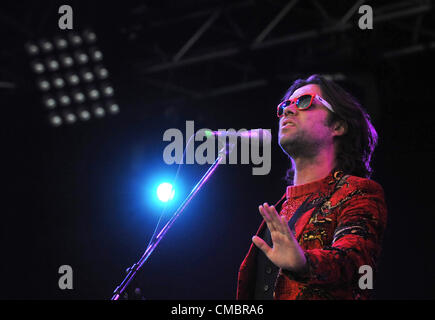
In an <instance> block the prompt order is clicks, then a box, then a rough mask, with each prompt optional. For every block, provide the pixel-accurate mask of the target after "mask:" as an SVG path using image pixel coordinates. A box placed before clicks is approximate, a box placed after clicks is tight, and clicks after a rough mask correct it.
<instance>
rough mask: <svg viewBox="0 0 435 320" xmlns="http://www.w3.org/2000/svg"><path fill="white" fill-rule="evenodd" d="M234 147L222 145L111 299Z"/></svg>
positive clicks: (125, 287) (141, 264) (151, 251)
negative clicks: (210, 163)
mask: <svg viewBox="0 0 435 320" xmlns="http://www.w3.org/2000/svg"><path fill="white" fill-rule="evenodd" d="M227 146H228V149H229V150H228V152H227ZM233 147H234V144H232V143H229V144H226V145H225V146H223V147H222V149H221V150H220V151H219V155H218V157H217V158H216V160H215V162H214V163H213V164H212V165H211V166H210V168H209V169H208V170H207V172H206V173H205V174H204V176H203V177H202V178H201V180H199V182H198V183H197V184H196V185H195V187H193V189H192V191H191V192H190V194H189V195H188V196H187V198H186V199H185V200H184V201H183V203H182V204H181V205H180V206H179V207H178V209H177V211H175V213H174V214H173V215H172V217H171V219H170V220H169V221H168V222H167V223H166V225H165V226H164V227H163V228H162V230H161V231H160V232H159V234H158V235H157V237H156V238H155V239H154V241H152V242H151V243H150V244H149V245H148V247H147V249H146V250H145V252H144V254H143V255H142V257H141V258H140V259H139V261H138V262H136V263H135V264H133V265H132V266H131V267H130V268H128V269H127V272H128V273H127V276H126V277H125V278H124V280H123V281H122V282H121V284H120V285H119V286H117V287H116V289H115V291H113V296H112V298H111V300H118V299H119V298H120V296H121V295H122V294H123V293H124V291H125V290H126V289H127V287H128V285H129V284H130V282H131V281H132V280H133V278H134V276H135V275H136V273H137V272H138V271H139V269H140V268H141V267H142V266H143V264H144V263H145V262H146V261H147V260H148V258H149V257H150V255H151V253H153V251H154V249H155V248H156V247H157V245H158V244H159V242H160V241H161V240H162V239H163V237H164V236H165V235H166V233H167V232H168V230H169V228H170V227H171V226H172V225H173V224H174V222H175V220H177V218H178V217H179V216H180V214H181V213H182V212H183V210H184V209H185V208H186V207H187V205H188V204H189V202H190V201H191V200H192V198H193V197H194V196H195V195H196V193H197V192H198V191H199V190H200V189H201V187H202V186H203V185H204V183H205V182H206V181H207V180H208V178H210V176H211V175H212V174H213V172H214V171H215V170H216V168H217V166H218V165H219V164H220V163H221V162H222V160H223V159H225V156H226V155H227V154H229V153H231V151H232V149H233Z"/></svg>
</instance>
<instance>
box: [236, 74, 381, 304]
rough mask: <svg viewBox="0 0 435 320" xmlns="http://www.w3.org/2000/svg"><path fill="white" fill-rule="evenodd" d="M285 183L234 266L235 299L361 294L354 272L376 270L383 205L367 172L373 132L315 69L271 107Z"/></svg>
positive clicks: (345, 96)
mask: <svg viewBox="0 0 435 320" xmlns="http://www.w3.org/2000/svg"><path fill="white" fill-rule="evenodd" d="M278 118H279V145H280V146H281V148H282V150H283V151H284V152H285V153H286V154H287V155H288V156H289V158H290V163H291V167H290V169H289V171H288V176H287V177H288V179H289V180H290V181H289V182H290V183H289V184H290V185H289V186H288V187H287V190H286V192H285V195H284V196H283V198H284V197H285V198H286V200H285V202H284V203H283V204H282V207H281V210H280V212H279V213H278V212H277V210H276V208H275V206H273V205H269V204H268V203H264V204H263V205H260V206H259V212H260V214H261V215H262V217H263V219H264V221H263V222H262V224H261V225H260V228H259V230H258V232H257V235H256V236H254V237H253V238H252V242H253V244H252V245H251V247H250V249H249V252H248V254H247V256H246V257H245V259H244V260H243V262H242V265H241V267H240V270H239V277H238V287H237V299H286V300H294V299H367V298H368V297H369V293H370V288H367V286H362V285H361V281H360V280H361V277H362V274H361V273H360V271H361V270H372V271H373V272H375V268H376V260H377V258H378V256H379V254H380V249H381V241H382V234H383V232H384V230H385V226H386V220H387V208H386V204H385V200H384V193H383V190H382V187H381V186H380V185H379V184H377V183H376V182H374V181H372V180H370V179H369V177H370V174H371V171H372V170H371V167H370V160H371V156H372V153H373V150H374V148H375V146H376V144H377V133H376V131H375V129H374V127H373V126H372V124H371V122H370V117H369V116H368V114H367V113H366V112H365V111H364V110H363V108H362V107H361V106H360V104H359V103H358V102H357V101H356V100H355V99H354V98H353V97H352V96H351V95H350V94H349V93H347V92H346V91H345V90H344V89H343V88H341V87H340V86H339V85H337V84H336V83H334V82H333V81H330V80H327V79H325V78H324V77H322V76H319V75H312V76H310V77H309V78H307V79H299V80H297V81H295V82H294V83H293V85H292V86H291V87H290V88H289V89H288V91H287V93H286V94H285V95H284V98H283V100H282V102H281V103H280V104H279V105H278Z"/></svg>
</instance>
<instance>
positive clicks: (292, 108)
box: [283, 103, 297, 117]
mask: <svg viewBox="0 0 435 320" xmlns="http://www.w3.org/2000/svg"><path fill="white" fill-rule="evenodd" d="M283 113H284V116H286V117H287V116H288V115H290V114H292V115H294V114H296V113H297V108H296V104H295V103H290V104H289V105H288V106H286V107H285V108H284V112H283Z"/></svg>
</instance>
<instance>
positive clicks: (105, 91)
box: [101, 83, 115, 98]
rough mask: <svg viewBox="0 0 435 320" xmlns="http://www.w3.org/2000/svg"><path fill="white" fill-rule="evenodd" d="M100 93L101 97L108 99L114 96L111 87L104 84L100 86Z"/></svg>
mask: <svg viewBox="0 0 435 320" xmlns="http://www.w3.org/2000/svg"><path fill="white" fill-rule="evenodd" d="M101 92H102V93H103V95H104V96H105V97H107V98H110V97H112V96H113V95H114V92H115V91H114V89H113V87H112V86H111V85H110V84H108V83H104V84H103V85H102V86H101Z"/></svg>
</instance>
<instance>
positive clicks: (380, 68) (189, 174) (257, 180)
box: [0, 0, 435, 299]
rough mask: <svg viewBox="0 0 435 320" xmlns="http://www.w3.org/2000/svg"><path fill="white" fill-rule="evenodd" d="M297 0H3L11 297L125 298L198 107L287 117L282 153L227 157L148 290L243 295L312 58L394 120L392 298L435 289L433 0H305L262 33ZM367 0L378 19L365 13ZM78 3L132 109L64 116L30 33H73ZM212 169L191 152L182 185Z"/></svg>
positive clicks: (151, 275) (381, 165)
mask: <svg viewBox="0 0 435 320" xmlns="http://www.w3.org/2000/svg"><path fill="white" fill-rule="evenodd" d="M288 3H289V2H287V1H282V0H277V1H266V0H264V1H254V0H252V1H228V2H225V1H212V0H206V1H193V0H183V1H122V2H113V3H112V2H109V3H107V2H102V1H95V2H94V1H92V2H91V1H69V2H56V1H44V2H41V3H35V2H30V1H28V2H23V1H21V2H20V1H14V2H12V1H9V2H2V4H1V8H0V34H1V40H0V41H1V46H0V84H1V86H0V106H1V111H2V120H3V121H2V126H1V128H2V157H1V158H2V170H1V172H2V178H3V179H2V183H3V192H2V194H3V196H2V203H3V206H2V207H3V210H2V221H1V228H2V230H1V237H2V238H1V244H2V248H1V250H2V251H1V275H2V279H1V287H2V288H1V295H0V298H2V299H109V298H110V297H111V295H112V292H113V290H114V289H115V287H116V286H117V285H118V284H119V283H120V282H121V280H122V279H123V277H124V276H125V271H124V270H125V269H126V268H127V267H129V266H130V265H132V264H133V263H134V262H136V261H137V260H138V259H139V257H140V255H141V254H142V253H143V251H144V249H145V247H146V244H147V243H148V240H149V238H150V236H151V234H152V232H153V230H154V227H155V224H156V223H157V220H158V217H159V213H160V212H161V207H160V206H159V205H158V204H157V203H156V202H154V200H152V199H151V196H150V190H152V188H154V187H155V186H156V183H157V182H159V181H161V180H164V179H166V180H168V179H172V177H173V176H174V175H175V172H176V169H177V168H176V166H175V165H172V166H169V165H166V164H165V163H164V162H163V157H162V154H163V150H164V148H165V146H166V145H167V144H168V143H167V142H163V141H162V137H163V133H164V132H165V130H167V129H169V128H179V129H180V130H181V131H182V132H183V133H184V132H185V121H186V120H194V121H195V128H196V130H198V129H200V128H211V129H214V130H217V129H220V128H234V129H237V130H238V129H241V128H248V129H249V128H271V129H272V134H273V135H274V140H273V141H274V144H273V147H272V169H271V172H270V174H268V175H265V176H253V175H252V173H251V169H252V168H251V166H249V165H225V166H221V167H219V168H218V170H217V171H216V173H215V175H214V176H212V178H211V179H210V181H209V182H208V183H207V184H206V185H205V187H204V188H203V189H202V190H201V191H200V193H199V194H198V195H197V197H196V198H195V199H194V200H193V201H192V203H191V204H190V205H189V206H188V207H187V209H186V210H185V212H184V213H183V214H182V215H181V216H180V218H179V219H178V220H177V221H176V223H175V224H174V225H173V227H172V229H171V230H170V232H169V233H168V234H167V237H166V238H165V239H164V240H163V241H162V242H161V244H160V245H159V246H158V248H157V249H156V251H155V252H154V254H153V255H152V256H151V258H150V260H149V261H148V262H147V263H146V264H145V265H144V267H143V269H142V270H141V272H140V273H139V274H138V276H137V278H136V279H135V281H134V283H132V286H131V289H133V288H136V287H138V288H141V290H142V294H143V296H144V297H145V298H146V299H233V298H235V291H236V279H237V272H238V267H239V265H240V263H241V261H242V259H243V258H244V256H245V254H246V252H247V249H248V247H249V245H250V242H251V240H250V239H251V236H252V235H253V234H254V233H255V231H256V230H257V227H258V225H259V223H260V221H261V218H260V215H259V214H258V210H257V206H258V205H259V204H260V203H263V202H266V201H267V202H269V203H275V202H276V201H277V200H278V199H279V198H280V197H281V196H282V194H283V193H284V190H285V186H286V184H285V181H284V180H283V179H282V178H283V177H284V176H285V171H286V169H287V166H288V159H287V158H286V157H285V155H284V154H283V153H282V151H281V150H280V149H279V147H278V146H277V143H276V132H277V118H276V116H275V112H276V104H277V103H278V102H279V100H280V98H281V96H282V95H283V94H284V92H285V91H286V89H287V88H288V87H289V86H290V84H291V82H292V81H294V80H295V79H297V78H300V77H306V76H308V75H310V74H312V73H320V74H324V75H328V76H330V77H331V78H333V79H335V80H336V81H337V82H338V83H340V84H341V85H343V86H344V87H345V88H347V89H348V90H349V91H350V92H352V93H353V94H354V95H355V96H356V97H357V98H358V99H359V100H360V101H361V102H362V104H363V105H364V106H365V107H366V108H367V110H368V111H369V113H370V115H371V116H372V119H373V123H374V125H375V127H376V129H377V131H378V133H379V137H380V138H379V146H378V148H377V149H376V151H375V155H374V159H373V167H374V174H373V176H372V179H373V180H375V181H377V182H379V183H380V184H381V185H382V186H383V188H384V191H385V195H386V200H387V204H388V210H389V217H388V219H389V220H388V228H387V230H386V233H385V239H384V247H383V254H382V257H381V260H380V265H379V273H378V274H377V275H376V278H375V288H374V297H375V298H377V299H433V298H434V294H433V292H434V289H435V286H434V277H433V268H434V267H435V264H434V258H433V245H434V240H433V230H434V229H433V227H434V223H433V222H434V219H433V215H434V209H433V204H432V203H433V196H432V191H433V187H432V183H431V182H432V181H431V180H432V179H433V173H434V169H433V164H434V160H435V157H434V155H435V148H434V142H433V128H434V126H433V125H434V121H433V114H434V112H433V111H432V109H433V106H434V102H433V88H432V86H433V77H432V74H433V65H434V62H433V59H434V56H435V55H434V53H435V52H434V48H435V46H434V43H435V42H434V41H435V26H434V8H433V4H432V2H431V1H402V2H396V1H376V2H369V1H367V2H350V1H344V0H342V1H321V0H317V1H315V0H310V1H303V2H302V1H299V2H298V3H295V5H294V6H293V7H292V8H291V10H289V12H287V13H286V14H285V17H284V18H283V19H282V20H280V21H279V23H277V24H276V26H275V27H274V28H273V29H272V30H271V31H270V33H268V34H267V36H266V37H265V38H264V39H261V41H257V42H255V40H256V39H258V36H259V35H260V34H261V32H262V31H263V30H264V29H265V28H266V26H268V25H269V24H270V23H271V22H272V21H273V20H274V18H275V17H276V16H277V15H278V14H279V13H280V12H282V10H283V9H285V8H286V6H287V5H288ZM364 3H365V4H370V5H371V6H372V8H373V11H374V17H375V20H374V29H373V30H360V29H359V28H358V19H359V16H360V15H359V14H358V12H357V8H358V7H359V6H360V5H361V4H364ZM61 4H69V5H71V6H72V8H73V10H74V31H77V32H82V31H83V30H85V29H86V28H91V29H92V30H94V31H95V33H96V34H97V37H98V40H97V45H98V47H99V48H100V49H101V50H102V52H103V54H104V59H103V63H104V65H105V66H106V67H107V68H108V70H109V72H110V79H111V81H112V83H113V85H114V88H115V99H116V100H117V102H118V103H119V105H120V108H121V112H120V113H119V114H117V115H113V116H111V115H108V116H106V117H104V118H103V119H92V120H91V121H89V122H77V123H75V124H73V125H62V126H60V127H58V128H54V127H52V126H50V124H49V123H48V121H47V115H48V112H47V111H46V110H45V109H44V107H43V105H42V104H41V93H40V92H38V90H37V89H36V86H35V76H34V74H32V71H31V69H30V67H29V63H30V61H31V59H30V57H29V56H28V55H27V54H26V52H25V50H24V43H26V42H27V41H29V40H37V39H40V38H47V39H49V38H51V37H53V36H55V35H59V34H60V35H62V34H66V33H67V32H68V31H61V30H59V28H58V24H57V22H58V19H59V17H60V15H59V14H58V8H59V6H60V5H61ZM354 5H355V7H354V8H353V6H354ZM352 8H353V11H352ZM349 10H350V11H349ZM355 10H356V11H355ZM340 21H342V22H343V23H342V24H341V25H339V24H338V23H339V22H340ZM337 26H340V27H337ZM201 27H203V28H204V29H201ZM199 31H201V32H200V33H197V32H199ZM202 31H203V32H202ZM195 34H197V35H198V39H197V40H196V41H195V42H194V43H193V45H192V46H191V47H190V48H189V50H187V51H186V53H185V54H184V55H182V56H181V57H180V58H179V59H178V60H177V59H175V60H174V57H176V54H177V53H178V52H179V50H180V49H181V48H182V47H183V46H184V45H185V44H186V43H187V42H188V40H189V39H191V38H192V36H193V35H195ZM207 167H208V166H206V165H204V166H200V165H185V166H182V167H181V171H180V177H179V179H180V182H181V184H182V189H180V191H179V196H178V198H177V199H178V201H179V200H182V199H183V196H185V195H186V194H187V193H188V192H189V191H190V189H191V188H192V187H193V185H194V183H195V182H196V181H197V180H198V179H199V178H200V177H201V175H202V174H203V173H204V172H205V171H206V170H207ZM173 209H174V208H172V210H173ZM165 219H167V216H166V217H165ZM165 219H163V220H164V221H165ZM161 226H162V225H161ZM64 264H67V265H70V266H71V267H72V268H73V270H74V288H73V290H60V289H59V287H58V279H59V277H60V275H59V274H58V268H59V267H60V266H61V265H64ZM129 295H130V297H132V296H133V294H132V292H131V290H130V291H129Z"/></svg>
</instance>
